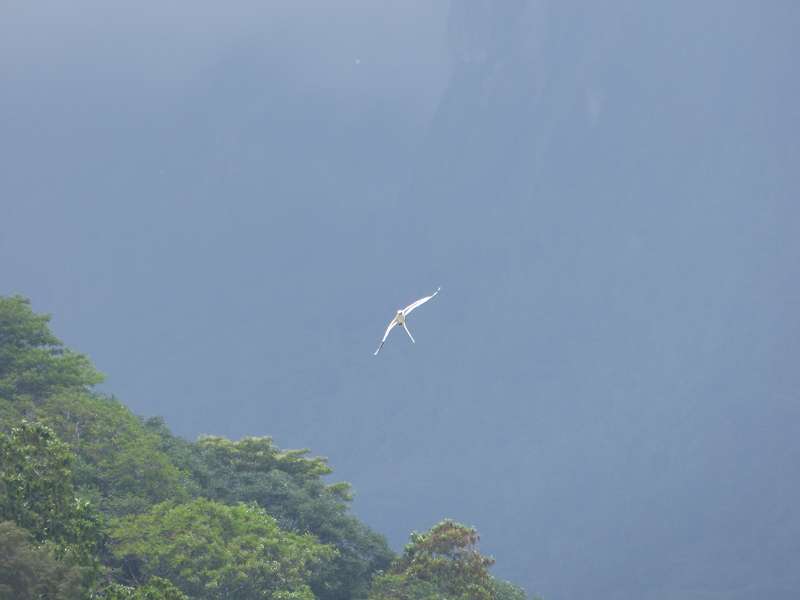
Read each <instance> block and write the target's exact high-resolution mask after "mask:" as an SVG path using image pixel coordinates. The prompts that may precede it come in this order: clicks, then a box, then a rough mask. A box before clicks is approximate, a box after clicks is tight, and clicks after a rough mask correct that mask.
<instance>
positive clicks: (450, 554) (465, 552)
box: [370, 520, 497, 600]
mask: <svg viewBox="0 0 800 600" xmlns="http://www.w3.org/2000/svg"><path fill="white" fill-rule="evenodd" d="M479 539H480V538H479V536H478V532H477V531H476V530H475V529H473V528H472V527H467V526H466V525H462V524H460V523H456V522H455V521H451V520H445V521H442V522H440V523H438V524H437V525H435V526H434V527H433V528H432V529H431V530H430V531H428V532H427V533H416V532H415V533H412V534H411V541H410V542H409V544H407V545H406V547H405V550H404V551H403V555H402V556H401V557H400V558H399V559H398V560H397V561H395V563H394V564H393V565H392V568H391V569H390V571H389V573H388V574H386V575H383V576H380V577H378V578H376V581H375V584H374V585H373V589H372V594H371V596H370V597H371V598H372V599H373V600H417V599H422V598H424V599H426V600H427V598H429V597H431V598H439V597H441V598H442V599H443V600H444V599H446V600H497V594H496V591H495V586H494V583H493V579H492V577H491V575H489V567H491V566H492V564H494V560H493V559H491V558H488V557H486V556H483V555H482V554H480V552H478V549H477V544H478V541H479ZM420 583H423V584H427V585H420ZM434 590H435V591H434ZM432 594H433V595H432Z"/></svg>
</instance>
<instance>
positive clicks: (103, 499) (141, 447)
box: [0, 296, 188, 515]
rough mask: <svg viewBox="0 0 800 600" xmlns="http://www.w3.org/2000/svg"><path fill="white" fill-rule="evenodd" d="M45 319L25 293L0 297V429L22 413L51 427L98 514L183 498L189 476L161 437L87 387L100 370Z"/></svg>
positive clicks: (96, 377) (98, 380)
mask: <svg viewBox="0 0 800 600" xmlns="http://www.w3.org/2000/svg"><path fill="white" fill-rule="evenodd" d="M49 320H50V318H49V317H48V316H46V315H36V314H35V313H33V311H32V310H31V307H30V303H29V302H28V301H27V300H26V299H24V298H21V297H19V296H14V297H11V298H4V297H0V419H2V420H0V431H2V430H6V431H7V430H8V429H9V428H10V427H11V426H12V425H13V424H14V423H17V422H19V420H20V419H22V418H23V417H28V418H29V419H31V420H33V419H38V420H42V421H44V422H46V423H47V424H48V425H50V426H51V427H52V428H53V430H55V432H56V433H57V434H58V436H59V437H60V438H61V439H62V440H63V441H64V442H66V443H67V444H68V445H69V447H70V449H71V450H72V451H73V452H74V453H75V455H76V456H77V459H76V460H75V461H74V464H73V471H74V473H75V483H76V486H77V487H78V488H80V489H81V492H82V494H84V495H85V496H86V497H89V498H91V499H92V500H94V501H95V502H96V503H97V504H98V505H99V507H100V509H101V510H103V511H104V512H107V513H110V514H115V515H120V514H127V513H130V512H138V511H142V510H145V509H146V508H147V507H148V506H150V505H151V504H154V503H156V502H161V501H163V500H166V499H167V498H170V499H178V500H180V499H186V498H188V494H187V492H186V491H185V489H184V485H185V483H186V481H187V479H188V476H187V475H186V474H185V473H181V471H180V470H179V469H177V468H176V467H175V466H174V465H173V464H172V463H171V462H170V460H169V458H168V457H167V456H166V455H165V454H164V453H162V452H161V451H160V450H159V444H160V441H161V440H160V438H159V436H158V435H157V434H154V433H151V432H149V431H147V430H146V429H145V427H144V426H143V425H142V423H141V421H140V420H139V419H138V418H137V417H135V416H134V415H133V414H132V413H131V412H130V411H129V410H128V409H127V408H126V407H124V406H123V405H122V404H120V403H119V402H117V401H116V400H114V399H113V398H104V397H102V396H100V395H98V394H95V393H93V392H91V390H90V388H91V386H92V385H94V384H96V383H98V382H100V381H101V380H102V377H101V375H100V374H99V373H98V372H97V371H96V370H95V369H94V367H93V366H92V365H91V363H90V362H89V360H88V359H87V358H86V357H84V356H83V355H80V354H76V353H74V352H72V351H70V350H68V349H66V348H64V347H63V344H62V343H61V341H60V340H58V338H56V337H55V336H54V335H53V334H52V333H51V332H50V330H49V328H48V326H47V324H48V322H49Z"/></svg>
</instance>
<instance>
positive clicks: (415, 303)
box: [403, 287, 442, 317]
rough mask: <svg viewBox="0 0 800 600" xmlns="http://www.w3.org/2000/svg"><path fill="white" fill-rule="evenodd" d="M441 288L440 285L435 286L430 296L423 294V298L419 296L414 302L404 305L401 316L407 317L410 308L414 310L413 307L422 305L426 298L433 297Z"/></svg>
mask: <svg viewBox="0 0 800 600" xmlns="http://www.w3.org/2000/svg"><path fill="white" fill-rule="evenodd" d="M441 289H442V288H441V287H438V288H436V291H435V292H433V293H432V294H431V295H430V296H425V297H424V298H420V299H419V300H417V301H416V302H412V303H411V304H409V305H408V306H406V307H405V308H404V309H403V316H404V317H407V316H408V315H409V313H410V312H411V311H412V310H414V309H415V308H417V307H418V306H422V305H423V304H425V303H426V302H427V301H428V300H430V299H431V298H433V297H434V296H435V295H436V294H438V293H439V290H441Z"/></svg>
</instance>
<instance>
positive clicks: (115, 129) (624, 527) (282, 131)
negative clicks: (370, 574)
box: [0, 0, 800, 600]
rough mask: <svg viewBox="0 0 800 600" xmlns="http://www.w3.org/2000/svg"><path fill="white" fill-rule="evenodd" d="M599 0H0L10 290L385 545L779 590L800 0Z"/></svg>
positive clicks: (152, 404)
mask: <svg viewBox="0 0 800 600" xmlns="http://www.w3.org/2000/svg"><path fill="white" fill-rule="evenodd" d="M589 4H590V3H583V2H555V1H554V0H552V1H545V0H542V1H538V2H536V1H533V0H529V1H526V0H507V1H503V2H491V1H489V0H469V1H468V0H463V1H454V2H444V1H435V0H428V1H425V2H422V1H420V2H373V1H370V0H346V1H345V0H343V1H340V2H308V1H304V2H300V1H292V2H289V1H286V2H277V1H275V2H256V1H241V2H233V3H227V4H226V5H225V7H224V8H221V5H220V4H219V3H216V2H210V1H207V0H202V1H197V0H195V1H193V2H189V1H188V0H174V1H171V2H155V1H151V0H146V1H144V2H137V3H128V4H120V3H109V2H106V1H100V0H83V1H78V2H72V3H65V2H56V1H48V2H45V1H35V2H17V1H11V2H4V3H2V4H1V5H0V293H3V294H8V293H21V294H24V295H26V296H28V297H30V298H31V299H32V301H33V306H34V309H35V310H37V311H40V312H50V313H52V314H53V316H54V318H53V325H54V328H55V331H56V333H57V334H58V335H60V336H61V337H62V338H63V339H64V340H65V341H66V342H67V343H68V344H69V345H71V346H73V347H75V348H77V349H79V350H81V351H83V352H86V353H87V354H89V355H90V357H91V358H92V359H93V360H94V361H95V363H96V364H97V365H98V366H99V368H100V369H101V370H102V371H104V372H105V373H106V374H107V375H108V381H107V384H106V385H105V386H104V389H106V390H108V391H111V392H113V393H114V394H115V395H117V396H118V397H119V398H120V399H121V400H123V401H124V402H125V403H127V404H128V405H129V406H131V407H132V408H133V410H134V411H136V412H137V413H140V414H144V415H153V414H160V415H163V416H164V417H166V419H167V421H168V423H169V424H170V425H171V427H172V428H173V429H174V430H175V431H176V432H177V433H180V434H182V435H185V436H187V437H189V438H194V437H195V436H196V435H198V434H200V433H206V432H207V433H216V434H221V435H226V436H231V437H239V436H242V435H247V434H254V435H267V434H269V435H273V436H274V437H275V439H276V440H277V442H278V443H279V444H280V445H282V446H285V447H304V446H307V447H310V448H312V450H313V451H314V452H315V453H317V454H323V455H327V456H329V457H330V458H331V462H332V465H333V467H334V469H335V471H336V476H337V478H341V479H346V480H349V481H351V482H352V483H353V484H354V486H355V489H356V491H357V494H358V496H357V501H356V505H355V508H356V512H357V513H358V514H359V515H360V516H361V517H363V518H364V519H365V520H366V521H367V522H368V523H370V524H371V525H373V526H374V527H375V528H377V529H378V530H380V531H382V532H384V533H386V534H387V535H388V536H389V538H390V541H391V542H392V544H393V545H394V546H395V547H396V548H398V547H400V545H401V544H402V543H403V542H404V541H405V540H406V539H407V535H408V532H409V531H410V530H412V529H418V530H421V529H424V528H427V527H429V526H430V525H432V524H433V523H435V522H436V521H438V520H439V519H440V518H442V517H453V518H455V519H458V520H461V521H464V522H467V523H469V524H473V525H475V526H477V527H478V529H479V530H480V532H481V534H482V538H483V543H482V549H483V550H484V551H486V552H489V553H491V554H493V555H494V556H495V557H496V558H497V560H498V564H497V567H496V568H495V572H496V573H497V574H499V575H501V576H503V577H506V578H509V579H512V580H514V581H516V582H518V583H521V584H523V585H524V586H525V587H527V588H528V589H529V591H531V592H537V593H541V594H543V595H544V596H545V597H546V598H547V600H562V599H564V600H572V599H577V600H590V599H591V600H594V599H596V598H610V599H617V598H619V599H626V600H627V599H630V600H634V599H635V600H641V599H644V600H667V599H670V600H671V599H681V600H686V599H703V600H711V599H713V600H722V599H725V600H730V599H735V600H745V599H748V600H750V599H752V598H770V599H771V600H776V599H777V600H784V599H786V600H789V599H790V598H791V599H796V598H798V597H800V509H798V506H800V477H798V465H800V364H799V362H800V206H798V201H800V139H799V134H800V108H799V107H800V97H799V96H800V77H798V67H797V64H798V57H800V42H798V36H797V32H798V31H799V30H800V4H798V3H797V2H795V1H794V0H787V1H781V0H772V1H769V2H730V1H727V0H725V1H723V0H718V1H717V0H714V1H707V2H700V3H697V2H680V1H679V2H670V3H660V4H657V5H656V4H654V3H643V2H639V1H633V0H621V1H616V2H606V3H592V4H591V6H588V5H589ZM600 4H602V6H600ZM438 285H441V286H443V290H442V293H441V294H440V296H438V297H437V298H436V299H435V301H433V302H431V303H430V304H428V305H426V306H425V307H424V309H421V310H419V311H418V312H415V313H414V315H413V317H412V319H411V320H410V323H409V324H410V328H411V330H412V332H413V333H414V334H415V337H416V339H417V344H416V346H414V347H412V346H411V344H410V342H409V340H407V339H406V338H405V336H404V335H403V334H402V332H400V333H399V334H398V332H395V333H394V334H393V335H392V337H391V338H390V340H389V342H388V343H387V345H386V347H385V348H384V351H383V352H382V353H381V354H380V356H379V357H378V358H375V357H374V356H372V352H373V351H374V349H375V346H376V345H377V342H378V340H379V338H380V336H381V335H382V332H383V329H384V327H385V325H386V322H387V321H388V319H389V318H390V317H391V316H392V313H393V311H394V310H395V309H396V308H397V307H400V306H403V305H405V304H406V303H408V302H410V301H411V300H414V299H415V298H417V297H419V296H421V295H424V294H428V293H430V292H432V291H433V290H434V289H435V288H436V286H438Z"/></svg>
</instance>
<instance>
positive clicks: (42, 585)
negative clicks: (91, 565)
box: [0, 521, 83, 600]
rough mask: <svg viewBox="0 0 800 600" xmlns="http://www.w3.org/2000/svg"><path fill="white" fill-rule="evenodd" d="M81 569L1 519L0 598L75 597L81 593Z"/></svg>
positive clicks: (69, 599)
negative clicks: (59, 557) (61, 558)
mask: <svg viewBox="0 0 800 600" xmlns="http://www.w3.org/2000/svg"><path fill="white" fill-rule="evenodd" d="M82 579H83V573H82V569H81V568H80V567H78V566H76V565H74V564H70V563H68V562H66V561H64V560H59V559H58V558H57V557H56V554H55V552H54V551H53V548H52V547H51V546H49V545H44V546H40V545H37V544H36V543H35V540H34V539H33V537H32V536H31V534H30V533H29V532H27V531H26V530H24V529H22V528H20V527H18V526H17V525H15V524H14V523H12V522H10V521H2V522H0V600H39V599H47V600H75V599H77V598H81V597H82V594H83V590H82V586H81V581H82Z"/></svg>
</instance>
